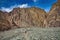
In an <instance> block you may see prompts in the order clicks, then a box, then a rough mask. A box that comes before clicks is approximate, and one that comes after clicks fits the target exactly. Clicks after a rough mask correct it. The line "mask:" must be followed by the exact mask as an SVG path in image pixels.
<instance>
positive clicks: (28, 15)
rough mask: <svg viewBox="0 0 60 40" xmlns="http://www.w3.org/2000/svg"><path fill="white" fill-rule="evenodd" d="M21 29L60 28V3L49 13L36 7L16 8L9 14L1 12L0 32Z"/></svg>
mask: <svg viewBox="0 0 60 40" xmlns="http://www.w3.org/2000/svg"><path fill="white" fill-rule="evenodd" d="M20 27H60V1H59V0H58V2H57V3H55V4H54V5H53V6H52V8H51V10H50V12H49V13H46V12H45V11H44V10H42V9H40V8H36V7H32V8H14V9H13V10H12V11H11V12H9V13H7V12H2V11H0V30H8V29H13V28H20Z"/></svg>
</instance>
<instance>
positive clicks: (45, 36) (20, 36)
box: [0, 27, 60, 40]
mask: <svg viewBox="0 0 60 40" xmlns="http://www.w3.org/2000/svg"><path fill="white" fill-rule="evenodd" d="M0 40H60V27H57V28H56V27H55V28H37V27H30V28H18V29H12V30H9V31H4V32H0Z"/></svg>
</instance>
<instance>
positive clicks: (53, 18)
mask: <svg viewBox="0 0 60 40" xmlns="http://www.w3.org/2000/svg"><path fill="white" fill-rule="evenodd" d="M47 19H48V25H49V26H50V27H60V3H59V2H57V3H55V4H54V5H53V6H52V8H51V10H50V12H49V14H48V17H47Z"/></svg>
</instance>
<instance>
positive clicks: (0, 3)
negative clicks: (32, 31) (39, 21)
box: [0, 0, 57, 12]
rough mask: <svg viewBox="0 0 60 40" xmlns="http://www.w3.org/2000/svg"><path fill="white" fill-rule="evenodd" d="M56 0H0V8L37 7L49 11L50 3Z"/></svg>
mask: <svg viewBox="0 0 60 40" xmlns="http://www.w3.org/2000/svg"><path fill="white" fill-rule="evenodd" d="M56 2H57V0H0V10H1V11H6V12H10V11H12V10H13V8H17V7H20V8H30V7H38V8H41V9H44V10H45V11H46V12H49V10H50V8H51V7H52V4H54V3H56Z"/></svg>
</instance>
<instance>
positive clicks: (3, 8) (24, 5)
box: [0, 4, 30, 12]
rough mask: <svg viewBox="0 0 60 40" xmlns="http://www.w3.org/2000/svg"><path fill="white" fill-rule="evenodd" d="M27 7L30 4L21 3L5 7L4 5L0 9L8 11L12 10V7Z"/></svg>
mask: <svg viewBox="0 0 60 40" xmlns="http://www.w3.org/2000/svg"><path fill="white" fill-rule="evenodd" d="M17 7H19V8H28V7H30V6H28V4H22V5H14V6H11V7H9V8H5V7H2V8H1V9H0V10H2V11H3V12H10V11H12V10H13V8H17Z"/></svg>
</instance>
